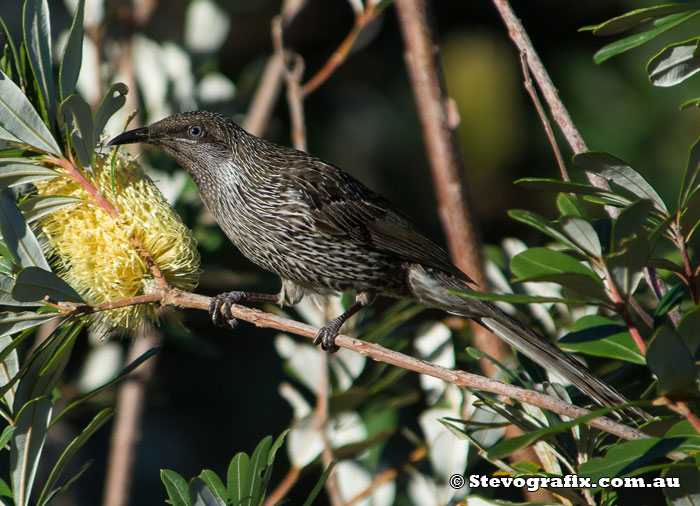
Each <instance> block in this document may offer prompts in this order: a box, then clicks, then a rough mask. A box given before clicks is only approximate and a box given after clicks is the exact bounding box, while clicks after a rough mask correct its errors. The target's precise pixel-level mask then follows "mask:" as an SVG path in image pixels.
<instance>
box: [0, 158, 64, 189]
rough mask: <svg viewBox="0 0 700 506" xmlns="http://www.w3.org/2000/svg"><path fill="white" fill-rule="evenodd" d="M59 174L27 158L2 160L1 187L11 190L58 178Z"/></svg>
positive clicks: (0, 165)
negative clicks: (23, 185)
mask: <svg viewBox="0 0 700 506" xmlns="http://www.w3.org/2000/svg"><path fill="white" fill-rule="evenodd" d="M58 175H59V174H58V172H56V171H55V170H53V169H49V168H48V167H44V166H43V165H39V164H37V163H33V162H31V161H29V160H28V159H27V158H0V187H7V188H10V187H12V186H17V185H19V184H25V183H33V182H34V181H40V180H42V179H48V178H51V177H56V176H58Z"/></svg>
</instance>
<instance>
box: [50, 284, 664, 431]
mask: <svg viewBox="0 0 700 506" xmlns="http://www.w3.org/2000/svg"><path fill="white" fill-rule="evenodd" d="M211 300H212V299H211V297H207V296H204V295H198V294H195V293H189V292H183V291H182V290H178V289H175V288H166V289H162V288H157V289H156V290H155V291H154V292H153V293H152V294H150V295H149V296H148V298H147V299H146V298H145V297H144V298H143V299H139V300H137V301H134V300H132V299H129V300H128V301H127V302H126V303H125V304H120V303H119V301H115V302H112V303H111V306H110V307H123V306H124V305H128V304H129V303H131V304H133V303H154V302H159V303H160V304H162V305H165V306H173V307H177V308H190V309H201V310H204V311H208V310H209V306H210V303H211ZM51 305H52V306H54V307H57V308H60V310H61V311H62V312H63V313H64V314H71V313H72V312H74V311H75V312H76V313H81V314H86V313H90V312H97V311H100V310H104V308H102V307H99V306H94V307H93V306H86V305H84V304H77V303H69V302H61V303H52V304H51ZM231 315H232V316H233V317H234V318H238V319H240V320H245V321H247V322H250V323H253V324H255V325H256V326H258V327H266V328H272V329H276V330H281V331H283V332H289V333H292V334H296V335H299V336H303V337H307V338H309V339H314V338H315V337H316V334H317V333H318V328H316V327H313V326H311V325H307V324H305V323H301V322H297V321H294V320H290V319H288V318H284V317H281V316H277V315H273V314H270V313H266V312H264V311H260V310H258V309H252V308H248V307H245V306H239V305H236V304H234V305H232V306H231ZM336 344H337V345H338V346H341V347H343V348H347V349H349V350H353V351H356V352H358V353H361V354H362V355H365V356H367V357H370V358H371V359H373V360H376V361H378V362H385V363H387V364H392V365H395V366H397V367H401V368H402V369H406V370H409V371H414V372H417V373H420V374H426V375H428V376H432V377H434V378H438V379H441V380H443V381H447V382H449V383H454V384H455V385H457V386H459V387H462V388H470V389H473V390H480V391H484V392H490V393H493V394H496V395H503V396H505V397H509V398H511V399H514V400H517V401H519V402H523V403H526V404H531V405H533V406H537V407H539V408H542V409H547V410H549V411H553V412H555V413H558V414H560V415H563V416H567V417H569V418H580V417H582V416H586V415H588V414H590V411H589V410H587V409H585V408H581V407H578V406H574V405H573V404H568V403H566V402H564V401H562V400H560V399H556V398H554V397H551V396H549V395H546V394H543V393H540V392H536V391H534V390H528V389H527V388H523V387H519V386H515V385H509V384H507V383H503V382H501V381H497V380H493V379H490V378H486V377H484V376H479V375H477V374H472V373H469V372H466V371H460V370H457V369H448V368H446V367H442V366H439V365H437V364H434V363H432V362H428V361H427V360H421V359H418V358H415V357H411V356H409V355H405V354H403V353H400V352H397V351H393V350H390V349H387V348H385V347H383V346H380V345H379V344H375V343H368V342H366V341H362V340H361V339H355V338H352V337H349V336H346V335H342V334H340V335H338V337H337V338H336ZM586 424H587V425H590V426H591V427H595V428H597V429H600V430H602V431H605V432H608V433H610V434H614V435H616V436H618V437H621V438H623V439H629V440H632V439H646V438H649V437H651V436H649V435H648V434H645V433H643V432H641V431H639V430H637V429H634V428H631V427H627V426H625V425H622V424H621V423H618V422H615V421H613V420H611V419H609V418H606V417H598V418H594V419H592V420H589V421H588V422H586Z"/></svg>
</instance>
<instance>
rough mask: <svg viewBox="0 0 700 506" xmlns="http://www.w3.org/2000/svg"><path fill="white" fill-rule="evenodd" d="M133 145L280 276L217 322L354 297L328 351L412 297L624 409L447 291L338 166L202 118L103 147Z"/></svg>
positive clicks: (558, 359) (424, 246) (387, 208)
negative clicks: (365, 317)
mask: <svg viewBox="0 0 700 506" xmlns="http://www.w3.org/2000/svg"><path fill="white" fill-rule="evenodd" d="M133 142H146V143H150V144H154V145H157V146H160V147H161V148H162V149H163V150H164V151H165V152H166V153H167V154H169V155H170V156H171V157H173V158H174V159H175V160H176V161H177V162H178V163H180V165H182V167H183V168H184V169H185V170H186V171H187V172H188V173H189V174H190V175H191V176H192V178H193V179H194V181H195V183H196V184H197V186H198V188H199V191H200V194H201V196H202V200H203V201H204V203H205V205H206V206H207V208H208V209H209V211H211V213H212V214H213V215H214V217H215V218H216V220H217V222H218V223H219V225H220V226H221V228H222V230H223V231H224V232H225V233H226V235H227V236H228V237H229V239H231V241H232V242H233V243H234V244H235V245H236V246H237V247H238V248H239V249H240V250H241V252H242V253H243V254H244V255H245V256H246V257H247V258H249V259H250V260H252V261H253V262H255V263H256V264H258V265H259V266H261V267H262V268H264V269H267V270H269V271H272V272H274V273H276V274H278V275H279V276H280V277H281V278H282V290H281V292H280V294H279V295H276V296H269V295H264V294H250V293H245V292H230V293H228V294H222V295H220V296H218V297H217V298H216V299H215V303H214V304H213V305H212V308H211V311H212V313H213V314H212V317H213V319H214V321H215V322H217V323H222V322H224V323H225V322H227V321H232V320H233V318H232V317H231V315H230V313H229V312H228V309H229V308H230V305H231V303H234V302H239V301H242V300H249V301H275V302H279V303H280V304H294V303H296V302H298V301H299V300H300V299H301V297H302V296H303V295H304V294H305V293H307V292H319V293H325V292H328V291H344V292H347V291H351V292H355V293H356V294H357V296H356V303H355V304H354V305H353V306H352V307H351V308H350V309H349V310H348V312H347V313H345V314H343V315H341V316H340V317H338V318H336V319H334V320H332V321H331V322H330V323H329V324H328V325H326V326H325V327H324V328H323V329H321V331H320V332H319V335H318V336H317V339H316V343H317V344H318V343H320V344H321V345H322V346H323V347H324V349H334V347H335V346H334V338H335V336H336V335H337V333H338V331H339V329H340V327H341V326H342V324H343V322H344V321H345V320H346V319H347V318H348V317H349V316H350V315H351V314H353V313H355V312H357V311H358V310H359V309H361V308H362V307H363V306H365V305H367V304H369V303H370V302H371V301H372V300H373V299H374V297H375V296H376V295H386V296H390V297H406V298H412V299H415V300H417V301H419V302H421V303H423V304H425V305H426V306H429V307H437V308H440V309H443V310H445V311H448V312H450V313H453V314H457V315H460V316H465V317H469V318H473V319H475V320H477V321H478V322H479V323H480V324H481V325H483V326H484V327H486V328H488V329H490V330H491V331H493V332H494V333H495V334H497V335H498V336H500V337H501V338H502V339H504V340H505V341H506V342H508V344H510V345H511V346H513V347H515V348H516V349H518V350H520V351H521V352H522V353H524V354H525V355H527V356H529V357H530V358H531V359H533V360H534V361H536V362H538V363H540V364H541V365H542V366H543V367H545V368H546V369H548V370H553V371H555V372H556V373H558V374H560V375H561V376H563V377H565V378H567V379H568V380H569V381H571V382H572V383H574V384H575V385H576V386H578V387H579V388H580V389H581V390H583V391H584V392H586V393H588V394H589V395H591V396H592V397H593V398H595V399H597V400H598V401H599V402H602V403H604V404H617V403H623V402H626V399H625V398H624V397H623V396H622V395H620V394H619V393H618V392H617V391H616V390H615V389H613V388H612V387H611V386H609V385H608V384H606V383H605V382H603V381H601V380H600V379H598V378H597V377H595V376H594V375H593V374H592V373H590V372H589V371H588V370H587V369H586V368H585V367H583V366H582V365H581V364H580V363H579V362H578V361H576V360H575V359H573V358H571V357H570V356H569V355H567V354H566V353H564V352H563V351H561V350H560V349H559V348H558V347H556V346H555V345H554V344H552V343H551V342H550V341H548V340H546V339H545V338H543V337H541V336H539V335H538V334H536V333H535V332H533V331H532V330H530V329H529V328H528V327H526V326H525V325H523V324H522V323H520V322H519V321H517V320H515V319H514V318H512V317H510V316H509V315H507V314H505V313H503V312H502V311H501V310H500V309H498V308H497V307H496V306H495V305H493V304H491V303H490V302H485V301H478V300H473V299H466V298H463V297H459V296H457V295H454V294H452V293H450V290H462V291H464V290H469V287H468V286H467V284H468V283H471V280H470V279H469V277H468V276H467V275H466V274H464V273H463V272H461V271H460V270H459V269H458V268H457V267H455V265H454V264H453V263H452V261H451V260H450V258H449V256H448V255H447V253H446V252H445V250H443V249H442V248H441V247H439V246H438V245H436V244H435V243H434V242H432V241H431V240H430V239H428V238H427V237H426V236H425V234H423V233H422V232H421V231H420V230H419V229H418V227H417V226H416V225H415V224H414V223H413V222H412V221H411V220H410V219H409V218H408V217H407V216H405V215H404V214H403V213H402V212H401V211H399V210H398V209H396V207H395V206H394V205H392V204H391V203H390V202H389V201H387V200H386V199H385V198H383V197H382V196H380V195H378V194H377V193H375V192H373V191H372V190H370V189H369V188H367V187H366V186H364V185H363V184H362V183H360V182H359V181H357V180H356V179H354V178H353V177H352V176H350V175H348V174H347V173H345V172H343V171H341V170H340V169H339V168H337V167H335V166H333V165H331V164H328V163H325V162H323V161H322V160H320V159H318V158H315V157H313V156H310V155H308V154H306V153H304V152H301V151H298V150H295V149H292V148H289V147H283V146H278V145H276V144H272V143H270V142H268V141H265V140H263V139H260V138H257V137H255V136H253V135H251V134H249V133H247V132H245V131H244V130H243V129H242V128H240V127H239V126H238V125H236V124H235V123H233V122H232V121H230V120H229V119H227V118H225V117H223V116H221V115H219V114H215V113H210V112H204V111H199V112H189V113H182V114H176V115H174V116H171V117H168V118H165V119H164V120H161V121H158V122H156V123H153V124H151V125H149V126H148V127H144V128H139V129H136V130H131V131H129V132H125V133H124V134H122V135H120V136H118V137H116V138H114V139H113V140H112V141H111V142H110V144H127V143H133ZM227 313H228V314H227Z"/></svg>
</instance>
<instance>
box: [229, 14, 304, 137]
mask: <svg viewBox="0 0 700 506" xmlns="http://www.w3.org/2000/svg"><path fill="white" fill-rule="evenodd" d="M306 3H307V0H285V2H284V4H283V5H282V9H281V11H280V17H281V20H282V21H281V24H280V26H281V28H284V27H285V26H287V25H289V23H291V22H292V20H293V19H294V18H295V17H296V16H297V14H299V12H300V11H301V10H302V9H303V8H304V7H305V6H306ZM273 23H274V21H273ZM273 31H274V25H273ZM283 73H284V59H283V58H282V56H281V54H279V53H277V52H276V51H274V52H273V53H272V55H271V56H270V57H269V58H268V60H267V64H266V65H265V69H264V70H263V73H262V77H261V78H260V83H259V84H258V87H257V88H256V89H255V93H254V94H253V98H252V100H251V102H250V106H249V107H248V112H247V114H246V118H245V121H244V122H243V128H244V129H245V130H247V131H248V132H250V133H251V134H253V135H262V134H263V133H264V131H265V127H266V126H267V124H268V122H269V121H270V116H271V115H272V109H273V108H274V106H275V104H276V103H277V98H278V97H279V94H280V91H281V90H282V77H283Z"/></svg>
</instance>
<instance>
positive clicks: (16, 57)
mask: <svg viewBox="0 0 700 506" xmlns="http://www.w3.org/2000/svg"><path fill="white" fill-rule="evenodd" d="M0 27H2V32H3V34H4V35H5V40H6V41H7V45H8V46H9V48H10V53H11V54H12V63H13V65H14V67H15V72H17V78H18V80H19V83H20V86H24V78H23V76H22V72H21V71H20V68H19V65H20V61H19V54H18V53H17V47H16V46H15V42H14V41H13V40H12V35H11V34H10V31H9V30H8V29H7V25H5V22H4V21H3V20H2V17H0Z"/></svg>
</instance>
